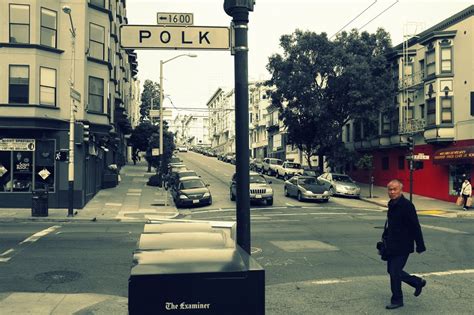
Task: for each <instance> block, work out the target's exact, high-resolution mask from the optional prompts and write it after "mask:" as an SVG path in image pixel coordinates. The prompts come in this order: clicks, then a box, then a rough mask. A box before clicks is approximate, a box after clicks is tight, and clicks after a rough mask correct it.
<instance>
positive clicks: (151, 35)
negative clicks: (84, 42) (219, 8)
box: [120, 25, 230, 50]
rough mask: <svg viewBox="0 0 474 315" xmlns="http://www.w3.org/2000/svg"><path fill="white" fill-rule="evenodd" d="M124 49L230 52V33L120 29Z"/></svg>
mask: <svg viewBox="0 0 474 315" xmlns="http://www.w3.org/2000/svg"><path fill="white" fill-rule="evenodd" d="M120 46H122V48H124V49H147V48H148V49H210V50H229V49H230V29H229V28H228V27H224V26H160V25H122V26H120Z"/></svg>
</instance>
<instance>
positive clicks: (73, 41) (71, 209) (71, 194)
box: [62, 5, 76, 217]
mask: <svg viewBox="0 0 474 315" xmlns="http://www.w3.org/2000/svg"><path fill="white" fill-rule="evenodd" d="M62 9H63V12H64V13H66V14H67V15H69V22H70V24H71V28H70V29H69V31H70V32H71V46H72V48H71V77H70V78H69V84H70V86H71V90H72V89H74V70H75V69H74V59H75V50H76V49H75V48H76V29H75V28H74V23H73V21H72V16H71V8H70V7H69V6H66V5H65V6H63V7H62ZM74 106H75V104H74V99H73V98H72V96H71V110H70V115H69V164H68V199H69V200H68V211H67V216H68V217H73V216H74V121H75V118H74Z"/></svg>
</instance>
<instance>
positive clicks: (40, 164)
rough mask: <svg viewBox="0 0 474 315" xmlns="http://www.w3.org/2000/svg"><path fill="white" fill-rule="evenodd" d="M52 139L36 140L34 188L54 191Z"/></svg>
mask: <svg viewBox="0 0 474 315" xmlns="http://www.w3.org/2000/svg"><path fill="white" fill-rule="evenodd" d="M54 147H55V145H54V140H36V149H35V168H34V169H35V175H34V176H35V189H44V190H48V191H53V192H54V173H55V167H54V164H55V163H54V151H55V149H54Z"/></svg>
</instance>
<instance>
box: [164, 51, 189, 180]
mask: <svg viewBox="0 0 474 315" xmlns="http://www.w3.org/2000/svg"><path fill="white" fill-rule="evenodd" d="M184 56H186V57H191V58H195V57H197V55H195V54H181V55H177V56H174V57H173V58H170V59H167V60H165V61H163V60H160V163H161V162H162V161H163V154H164V152H165V150H164V143H163V99H164V96H163V65H164V64H165V63H167V62H170V61H172V60H174V59H176V58H179V57H184ZM160 177H163V173H162V172H160Z"/></svg>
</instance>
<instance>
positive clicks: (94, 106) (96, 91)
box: [87, 77, 104, 113]
mask: <svg viewBox="0 0 474 315" xmlns="http://www.w3.org/2000/svg"><path fill="white" fill-rule="evenodd" d="M87 109H88V110H89V111H92V112H97V113H103V112H104V80H102V79H99V78H95V77H89V106H88V108H87Z"/></svg>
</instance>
